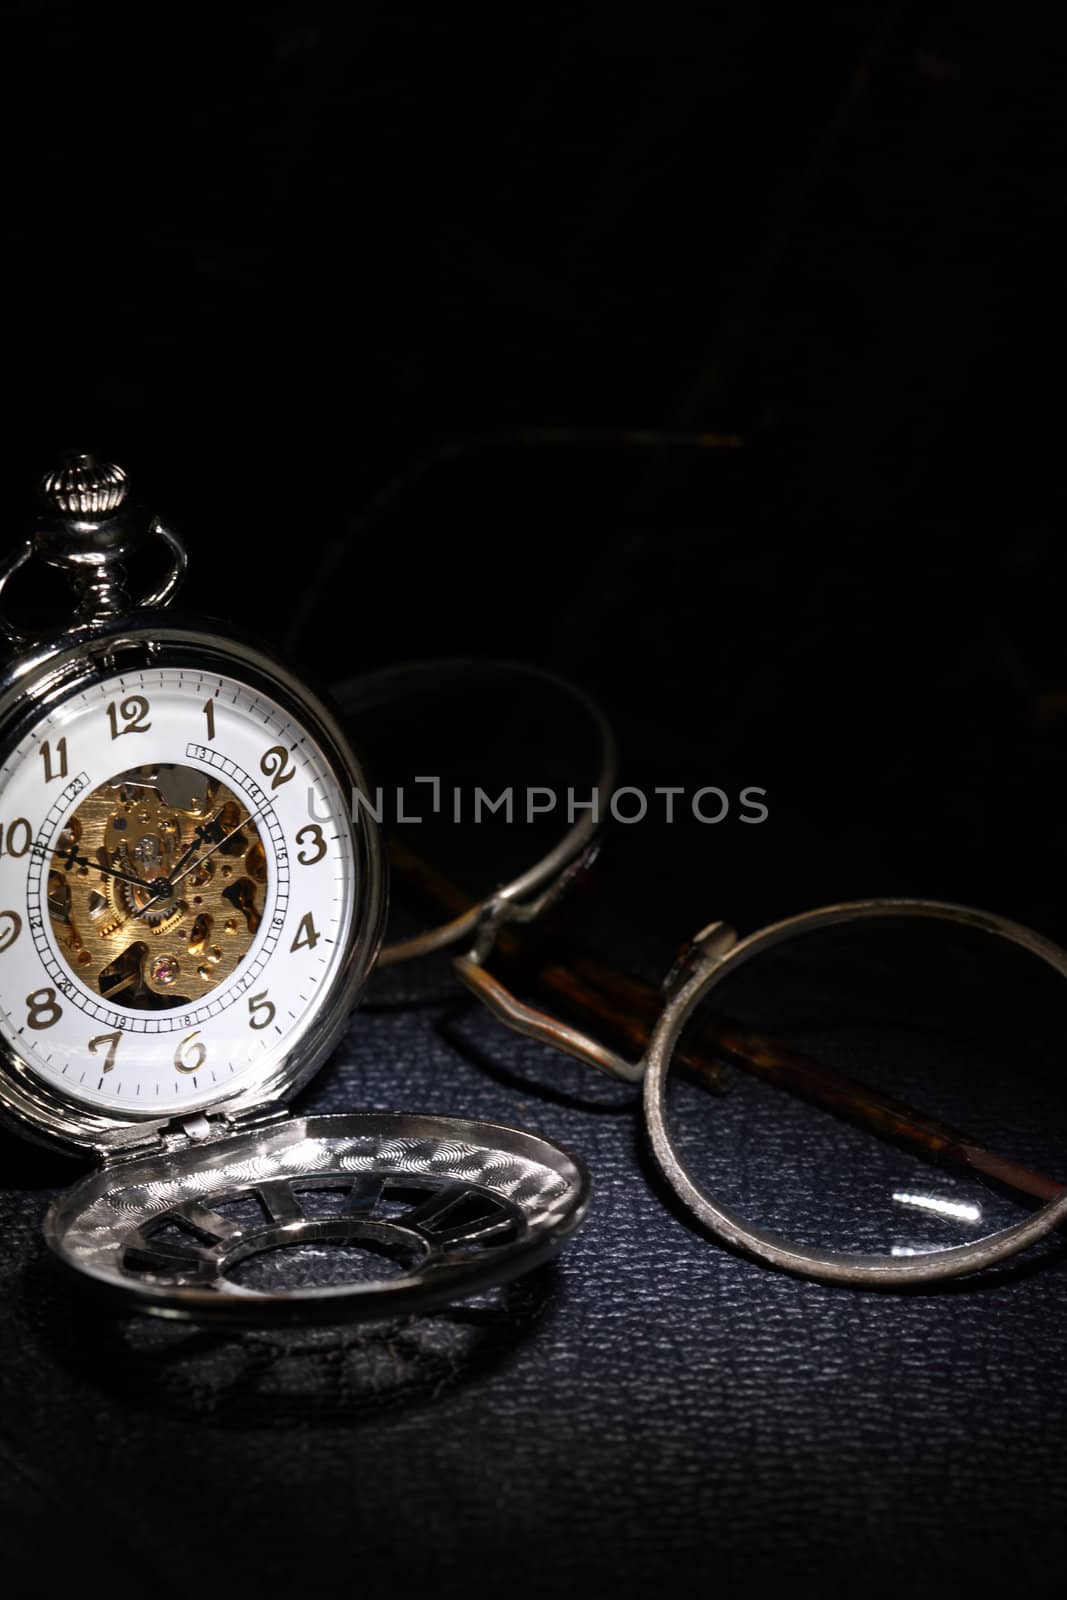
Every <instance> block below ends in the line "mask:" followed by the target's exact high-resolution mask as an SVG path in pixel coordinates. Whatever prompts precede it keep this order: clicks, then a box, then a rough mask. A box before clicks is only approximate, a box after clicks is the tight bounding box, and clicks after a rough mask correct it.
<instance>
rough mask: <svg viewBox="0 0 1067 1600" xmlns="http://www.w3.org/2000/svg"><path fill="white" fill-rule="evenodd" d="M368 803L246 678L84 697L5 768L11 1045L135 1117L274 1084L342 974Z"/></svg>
mask: <svg viewBox="0 0 1067 1600" xmlns="http://www.w3.org/2000/svg"><path fill="white" fill-rule="evenodd" d="M350 805H351V796H348V795H346V794H344V793H343V792H342V790H341V787H340V785H339V784H338V782H337V780H336V778H335V776H334V773H333V770H332V768H331V766H330V764H329V762H328V761H327V759H326V757H325V755H324V753H323V751H322V750H321V749H320V748H319V746H318V745H317V743H316V742H315V740H314V738H313V736H312V735H311V734H310V733H309V731H308V730H307V729H306V728H304V727H302V726H301V725H300V724H299V723H298V722H297V721H296V720H294V718H293V717H292V716H291V715H289V714H288V713H287V712H286V711H285V710H284V709H283V708H282V707H281V706H280V705H278V704H276V703H275V702H274V701H272V700H271V699H270V698H269V697H268V696H266V695H265V694H263V693H262V692H260V691H258V690H254V689H252V688H249V687H248V686H247V685H244V684H242V683H240V682H238V681H236V680H235V679H232V678H229V677H225V676H223V677H218V676H215V675H208V674H199V673H197V672H195V671H192V672H191V671H189V670H187V669H186V670H179V669H178V668H174V667H167V668H149V669H147V670H145V671H144V672H133V673H126V674H123V675H117V676H115V677H114V678H111V679H109V680H108V681H106V682H104V683H102V684H95V685H94V686H93V687H92V688H90V689H87V690H86V691H85V692H84V693H80V694H74V695H72V696H71V698H69V699H68V700H66V701H64V702H63V703H62V704H61V705H59V706H57V707H56V708H55V709H54V710H53V711H52V712H51V713H50V714H49V715H47V716H45V717H43V718H42V719H41V721H40V722H38V723H37V724H36V726H35V727H34V728H33V730H32V732H31V733H30V734H28V735H27V736H26V738H24V739H23V740H22V742H21V744H20V745H19V746H18V747H17V748H16V749H15V750H13V751H12V752H11V753H10V755H9V756H8V758H7V761H6V762H5V764H4V766H3V768H2V769H0V1031H2V1033H3V1034H4V1036H5V1037H6V1038H7V1040H8V1041H9V1042H10V1043H11V1045H12V1046H13V1048H14V1049H15V1051H16V1053H17V1054H18V1055H19V1056H20V1057H21V1058H22V1060H23V1061H24V1062H25V1064H26V1066H27V1067H28V1068H29V1070H30V1071H32V1072H33V1073H34V1074H36V1075H37V1076H38V1077H39V1078H42V1079H44V1080H46V1081H47V1082H49V1083H53V1084H55V1085H57V1086H58V1087H59V1088H61V1089H62V1090H63V1091H64V1092H65V1093H66V1094H68V1095H70V1096H72V1097H74V1098H75V1099H78V1100H81V1101H83V1102H85V1103H86V1104H87V1105H89V1106H92V1107H94V1108H96V1109H100V1110H105V1111H106V1110H112V1111H114V1112H117V1113H120V1114H122V1115H125V1116H133V1117H137V1116H145V1117H152V1116H155V1117H159V1116H170V1115H173V1114H174V1113H175V1112H176V1111H180V1110H185V1109H189V1108H193V1107H196V1106H199V1105H206V1104H208V1103H210V1102H211V1101H213V1100H217V1099H219V1098H220V1097H221V1096H223V1095H225V1094H228V1093H230V1092H232V1091H234V1090H239V1089H240V1088H241V1087H242V1086H243V1085H244V1084H246V1083H248V1082H250V1081H251V1080H252V1079H254V1078H258V1077H260V1076H266V1075H267V1074H269V1072H270V1071H271V1069H272V1068H274V1067H276V1066H277V1065H278V1063H279V1062H280V1061H281V1060H282V1059H283V1058H285V1057H287V1056H288V1055H289V1054H290V1053H291V1052H292V1051H293V1050H294V1049H295V1048H296V1047H297V1046H298V1045H299V1042H300V1039H301V1037H302V1036H303V1035H304V1033H305V1032H306V1031H307V1029H308V1027H309V1026H310V1024H311V1023H312V1022H313V1021H314V1020H315V1018H316V1017H317V1015H318V1014H319V1012H320V1009H321V1007H322V1005H323V1004H324V1003H325V1002H326V999H327V996H328V992H329V990H330V987H331V981H332V979H333V978H334V977H335V976H336V974H337V972H338V970H339V968H340V967H341V966H342V965H343V962H344V958H345V950H346V945H347V942H348V937H349V932H350V928H351V924H352V917H353V906H354V901H355V893H356V884H355V882H354V870H355V869H354V859H353V850H352V833H351V822H350V811H349V807H350Z"/></svg>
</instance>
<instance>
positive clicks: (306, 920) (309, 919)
mask: <svg viewBox="0 0 1067 1600" xmlns="http://www.w3.org/2000/svg"><path fill="white" fill-rule="evenodd" d="M320 937H321V935H320V933H319V930H318V929H317V928H316V926H315V918H314V917H313V916H312V915H311V912H310V911H305V913H304V915H303V916H302V917H301V918H300V926H299V928H297V930H296V938H295V939H294V940H293V942H292V944H291V945H290V946H289V950H290V953H292V952H293V951H294V950H314V948H315V946H316V945H317V944H318V942H319V939H320Z"/></svg>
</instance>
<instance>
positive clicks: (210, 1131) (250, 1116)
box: [104, 1102, 289, 1166]
mask: <svg viewBox="0 0 1067 1600" xmlns="http://www.w3.org/2000/svg"><path fill="white" fill-rule="evenodd" d="M288 1115H289V1113H288V1111H287V1110H286V1109H285V1107H284V1106H281V1105H277V1104H275V1103H274V1102H268V1103H267V1104H266V1105H258V1106H249V1107H247V1108H246V1109H245V1110H243V1111H221V1112H215V1113H208V1112H203V1111H190V1112H186V1113H185V1114H184V1115H181V1116H177V1117H172V1118H171V1119H170V1121H169V1122H164V1123H163V1124H161V1125H159V1126H157V1127H155V1128H153V1129H152V1130H151V1132H150V1133H144V1134H141V1135H140V1136H137V1135H134V1136H133V1137H132V1138H130V1139H127V1140H124V1141H123V1142H122V1144H119V1145H115V1146H113V1148H112V1149H110V1150H109V1151H108V1152H107V1153H106V1155H105V1156H104V1164H105V1165H106V1166H114V1165H115V1164H116V1163H117V1162H120V1161H121V1162H125V1161H134V1160H137V1159H138V1158H140V1157H142V1156H151V1155H166V1154H171V1153H173V1152H176V1151H179V1150H188V1149H190V1148H191V1147H192V1146H193V1145H209V1144H215V1143H216V1142H217V1141H218V1140H220V1139H229V1138H232V1137H233V1136H234V1134H238V1133H247V1132H251V1131H253V1130H255V1129H258V1128H272V1127H275V1126H276V1125H277V1124H278V1123H281V1122H284V1121H285V1120H286V1118H287V1117H288Z"/></svg>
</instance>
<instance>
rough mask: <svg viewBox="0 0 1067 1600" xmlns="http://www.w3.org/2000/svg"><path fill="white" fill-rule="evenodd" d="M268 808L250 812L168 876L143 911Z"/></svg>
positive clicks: (171, 889)
mask: <svg viewBox="0 0 1067 1600" xmlns="http://www.w3.org/2000/svg"><path fill="white" fill-rule="evenodd" d="M266 809H267V808H266V806H263V807H261V809H260V810H259V811H252V812H249V814H248V816H247V817H245V818H244V820H243V821H242V822H239V823H238V824H237V826H236V828H231V829H230V831H229V833H227V834H224V835H223V837H222V838H221V839H220V840H219V842H218V844H213V845H212V846H211V849H210V850H205V852H204V854H203V855H202V856H194V857H193V859H192V861H190V863H189V865H188V866H187V867H186V868H185V869H184V871H182V872H179V873H178V875H177V876H176V877H174V878H168V879H167V887H166V889H165V890H161V891H160V892H159V894H157V895H153V897H152V899H151V900H149V902H148V904H147V905H145V906H142V907H141V912H144V911H148V910H150V909H151V907H152V906H154V905H155V904H156V902H157V901H158V900H165V899H166V898H167V896H168V895H171V894H173V893H174V891H175V889H176V888H177V887H178V885H179V883H181V881H182V879H183V878H187V877H188V876H189V874H190V872H195V871H196V869H197V867H202V866H203V864H204V862H205V861H207V860H209V859H210V857H211V856H213V855H214V854H215V852H216V851H217V850H221V849H222V847H223V845H224V844H229V842H230V840H231V839H233V838H236V836H237V835H238V834H239V833H240V832H241V829H242V828H247V827H248V825H249V823H250V822H255V820H256V818H257V817H261V816H262V815H263V812H264V811H265V810H266ZM140 914H141V913H140V912H139V913H138V915H140Z"/></svg>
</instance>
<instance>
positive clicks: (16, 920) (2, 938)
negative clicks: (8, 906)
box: [0, 911, 22, 952]
mask: <svg viewBox="0 0 1067 1600" xmlns="http://www.w3.org/2000/svg"><path fill="white" fill-rule="evenodd" d="M3 924H6V926H3ZM21 932H22V918H21V917H20V916H19V914H18V912H17V911H0V952H2V951H4V950H10V949H11V946H12V945H13V944H14V942H15V940H16V939H17V938H18V936H19V934H20V933H21Z"/></svg>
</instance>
